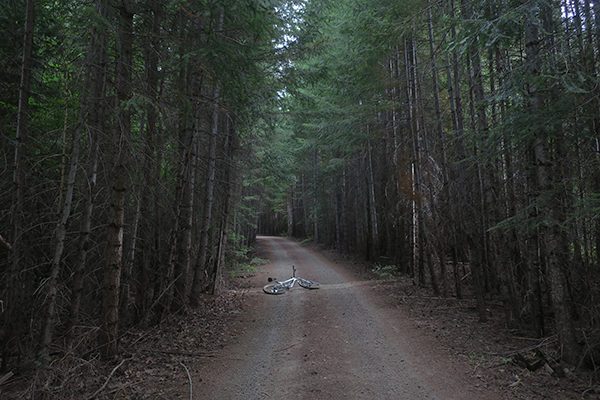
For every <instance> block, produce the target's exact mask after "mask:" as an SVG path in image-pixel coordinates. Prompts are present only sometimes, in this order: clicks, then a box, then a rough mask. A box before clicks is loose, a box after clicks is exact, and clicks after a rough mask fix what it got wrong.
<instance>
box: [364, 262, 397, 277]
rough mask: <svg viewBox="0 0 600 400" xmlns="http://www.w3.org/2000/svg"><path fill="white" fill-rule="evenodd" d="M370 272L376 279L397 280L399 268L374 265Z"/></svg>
mask: <svg viewBox="0 0 600 400" xmlns="http://www.w3.org/2000/svg"><path fill="white" fill-rule="evenodd" d="M371 271H372V272H373V273H374V274H375V275H376V276H377V278H378V279H397V278H398V277H399V276H400V275H401V274H400V268H399V267H398V266H397V265H379V264H377V265H375V267H374V268H372V269H371Z"/></svg>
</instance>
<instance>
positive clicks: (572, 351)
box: [525, 4, 581, 365]
mask: <svg viewBox="0 0 600 400" xmlns="http://www.w3.org/2000/svg"><path fill="white" fill-rule="evenodd" d="M540 19H541V20H542V23H543V24H544V25H547V23H548V21H551V19H552V16H551V10H550V8H549V7H547V6H545V5H543V4H542V5H541V6H540ZM525 49H526V57H527V61H528V63H529V68H530V74H531V77H532V83H531V84H530V85H529V87H528V94H529V98H530V105H529V109H530V110H531V114H532V115H538V113H539V112H540V111H541V107H542V101H543V99H542V94H541V93H540V92H539V91H538V87H537V85H536V83H535V82H533V79H534V78H535V77H537V76H539V75H540V73H541V66H540V62H541V61H540V54H539V52H540V40H539V35H538V28H537V25H536V23H535V21H533V16H532V15H529V17H528V18H527V19H526V21H525ZM532 152H533V155H534V160H535V170H536V178H537V179H536V182H535V183H536V187H537V190H536V192H537V193H539V196H540V197H539V200H540V202H539V203H540V205H541V210H540V211H541V213H542V216H543V217H544V218H547V220H548V222H549V225H548V226H546V227H541V228H540V229H541V230H542V231H541V235H542V236H541V238H542V243H543V245H544V246H543V249H544V250H545V251H546V265H547V268H548V274H549V277H550V291H551V298H552V307H553V309H554V311H555V326H556V330H557V332H558V337H559V341H560V344H561V346H562V351H563V354H562V356H563V359H564V360H565V361H566V362H568V363H570V364H573V365H576V364H577V363H578V362H579V357H580V355H581V349H580V348H579V345H578V343H577V340H576V337H575V330H574V327H573V321H572V319H571V315H570V311H569V306H568V302H569V300H568V297H567V295H566V287H565V276H564V272H563V266H564V265H566V263H567V260H566V254H568V249H567V246H568V243H569V242H568V238H567V237H566V235H564V233H563V228H562V227H561V225H562V223H563V222H564V220H565V217H564V215H563V210H562V207H560V206H559V207H556V206H555V205H554V201H553V200H555V199H556V198H555V193H554V191H555V182H560V181H561V179H562V178H563V177H562V176H561V170H560V168H557V167H556V164H557V161H556V160H553V159H552V156H551V153H550V149H549V144H548V136H547V132H546V131H545V128H544V127H543V126H535V139H534V142H533V145H532ZM558 201H559V203H564V199H563V198H561V197H560V196H559V198H558Z"/></svg>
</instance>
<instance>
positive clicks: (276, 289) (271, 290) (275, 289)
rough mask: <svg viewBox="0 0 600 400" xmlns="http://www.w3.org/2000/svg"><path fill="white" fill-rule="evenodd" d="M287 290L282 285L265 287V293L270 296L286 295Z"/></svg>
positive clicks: (275, 284)
mask: <svg viewBox="0 0 600 400" xmlns="http://www.w3.org/2000/svg"><path fill="white" fill-rule="evenodd" d="M286 290H287V286H284V285H282V284H281V283H269V284H268V285H265V287H263V291H264V292H265V293H268V294H284V293H285V292H286Z"/></svg>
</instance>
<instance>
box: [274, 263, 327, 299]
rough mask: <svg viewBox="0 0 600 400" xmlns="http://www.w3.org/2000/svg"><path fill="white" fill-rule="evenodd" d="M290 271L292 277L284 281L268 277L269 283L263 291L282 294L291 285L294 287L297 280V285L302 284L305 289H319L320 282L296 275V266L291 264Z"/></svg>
mask: <svg viewBox="0 0 600 400" xmlns="http://www.w3.org/2000/svg"><path fill="white" fill-rule="evenodd" d="M292 271H293V272H292V277H291V278H290V279H287V280H285V281H278V280H277V279H275V278H269V282H271V283H269V284H268V285H265V287H264V288H263V291H264V292H265V293H267V294H283V293H285V292H287V291H288V290H290V289H291V288H292V287H294V284H295V283H296V282H298V285H300V286H302V287H303V288H305V289H319V288H320V287H321V284H320V283H318V282H314V281H309V280H308V279H303V278H298V277H296V267H295V266H293V265H292ZM273 282H274V283H273Z"/></svg>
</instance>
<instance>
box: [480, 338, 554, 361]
mask: <svg viewBox="0 0 600 400" xmlns="http://www.w3.org/2000/svg"><path fill="white" fill-rule="evenodd" d="M557 341H558V338H557V337H556V336H552V337H548V338H544V339H542V340H541V341H540V342H539V343H537V344H534V345H533V346H529V347H525V348H522V349H517V350H510V351H503V352H501V353H496V352H489V353H488V354H490V355H493V356H514V355H515V354H519V353H526V352H528V351H531V350H536V349H539V348H541V347H545V346H549V345H551V344H554V343H556V342H557Z"/></svg>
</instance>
